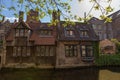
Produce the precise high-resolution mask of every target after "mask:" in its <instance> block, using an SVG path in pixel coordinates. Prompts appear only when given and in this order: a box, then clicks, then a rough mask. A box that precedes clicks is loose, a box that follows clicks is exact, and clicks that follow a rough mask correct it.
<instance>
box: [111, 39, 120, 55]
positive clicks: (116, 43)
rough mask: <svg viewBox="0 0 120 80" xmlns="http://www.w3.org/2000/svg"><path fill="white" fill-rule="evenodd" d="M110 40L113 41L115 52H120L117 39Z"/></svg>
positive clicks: (119, 44)
mask: <svg viewBox="0 0 120 80" xmlns="http://www.w3.org/2000/svg"><path fill="white" fill-rule="evenodd" d="M111 41H112V42H114V43H115V45H116V50H117V53H120V42H119V41H118V40H117V39H111Z"/></svg>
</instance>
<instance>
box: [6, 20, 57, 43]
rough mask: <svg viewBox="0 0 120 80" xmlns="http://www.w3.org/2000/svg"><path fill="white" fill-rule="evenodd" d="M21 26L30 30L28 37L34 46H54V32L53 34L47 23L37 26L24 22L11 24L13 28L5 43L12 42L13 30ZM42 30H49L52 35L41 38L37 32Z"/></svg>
mask: <svg viewBox="0 0 120 80" xmlns="http://www.w3.org/2000/svg"><path fill="white" fill-rule="evenodd" d="M21 24H22V25H23V26H25V27H27V28H28V29H30V30H31V34H30V36H29V41H34V45H55V41H56V32H55V29H54V27H49V26H48V25H47V24H48V23H39V24H36V23H29V24H27V23H25V22H21V23H14V24H13V26H14V27H13V28H12V29H11V31H10V32H9V34H8V35H7V36H6V40H7V41H13V40H14V29H15V28H16V27H17V26H19V25H21ZM43 29H46V30H48V29H50V30H52V33H53V34H52V35H51V36H50V37H49V36H48V37H44V36H42V37H41V36H40V34H38V33H37V32H38V31H39V30H43Z"/></svg>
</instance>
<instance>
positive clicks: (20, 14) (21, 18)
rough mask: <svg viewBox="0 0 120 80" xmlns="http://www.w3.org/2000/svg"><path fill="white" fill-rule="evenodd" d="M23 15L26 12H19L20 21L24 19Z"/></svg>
mask: <svg viewBox="0 0 120 80" xmlns="http://www.w3.org/2000/svg"><path fill="white" fill-rule="evenodd" d="M23 17H24V12H23V11H20V12H19V22H21V21H23Z"/></svg>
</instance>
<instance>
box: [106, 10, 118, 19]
mask: <svg viewBox="0 0 120 80" xmlns="http://www.w3.org/2000/svg"><path fill="white" fill-rule="evenodd" d="M108 17H110V18H112V19H116V18H118V17H120V10H118V11H116V12H114V13H112V14H110V15H108Z"/></svg>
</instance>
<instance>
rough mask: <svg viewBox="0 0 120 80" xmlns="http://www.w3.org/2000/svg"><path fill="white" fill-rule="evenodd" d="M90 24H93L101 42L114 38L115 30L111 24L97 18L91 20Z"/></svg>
mask: <svg viewBox="0 0 120 80" xmlns="http://www.w3.org/2000/svg"><path fill="white" fill-rule="evenodd" d="M89 23H91V24H92V27H93V29H94V31H95V33H96V35H97V36H98V37H99V40H104V39H111V38H113V30H112V26H111V24H110V23H105V21H104V20H100V19H98V18H95V17H93V18H91V19H90V20H89Z"/></svg>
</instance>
